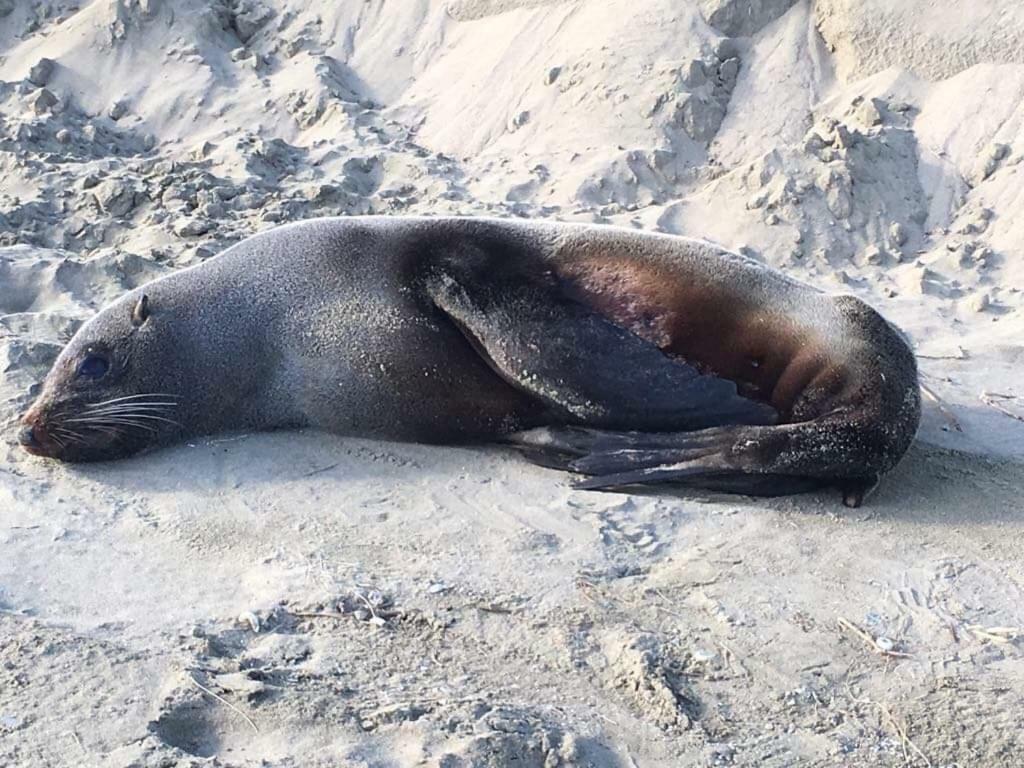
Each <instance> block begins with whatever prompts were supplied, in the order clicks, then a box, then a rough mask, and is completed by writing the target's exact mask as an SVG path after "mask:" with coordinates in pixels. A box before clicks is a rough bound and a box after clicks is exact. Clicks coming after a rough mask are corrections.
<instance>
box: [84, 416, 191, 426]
mask: <svg viewBox="0 0 1024 768" xmlns="http://www.w3.org/2000/svg"><path fill="white" fill-rule="evenodd" d="M91 417H92V415H91V414H90V418H91ZM98 418H101V420H102V419H124V420H128V421H161V422H163V423H164V424H173V425H174V426H176V427H180V426H181V422H179V421H175V420H174V419H169V418H166V417H164V416H156V415H154V414H152V413H112V414H104V415H103V416H102V417H98Z"/></svg>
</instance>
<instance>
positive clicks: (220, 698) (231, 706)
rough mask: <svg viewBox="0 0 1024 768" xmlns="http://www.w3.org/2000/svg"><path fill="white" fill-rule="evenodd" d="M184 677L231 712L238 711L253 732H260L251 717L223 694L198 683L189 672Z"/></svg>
mask: <svg viewBox="0 0 1024 768" xmlns="http://www.w3.org/2000/svg"><path fill="white" fill-rule="evenodd" d="M185 677H187V678H188V679H189V681H191V683H192V684H193V685H194V686H195V687H196V688H198V689H199V690H200V691H202V692H203V693H205V694H207V695H208V696H212V697H213V698H215V699H216V700H217V701H219V702H220V703H221V704H223V705H224V706H225V707H227V708H228V709H230V710H231V711H233V712H237V713H238V714H239V715H241V716H242V717H243V718H244V719H245V722H247V723H248V724H249V726H250V727H251V728H252V729H253V731H254V732H255V733H259V732H260V729H259V728H257V727H256V723H254V722H253V721H252V718H251V717H249V716H248V715H247V714H245V712H243V711H242V710H240V709H239V708H238V707H236V706H235V705H234V704H232V703H231V702H230V701H228V700H227V699H225V698H224V697H223V696H218V695H217V694H216V693H214V692H213V691H211V690H210V689H209V688H207V687H206V686H205V685H203V684H202V683H200V682H199V681H198V680H196V679H195V678H194V677H192V674H191V673H186V675H185Z"/></svg>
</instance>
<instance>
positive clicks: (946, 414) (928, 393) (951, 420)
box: [920, 381, 964, 432]
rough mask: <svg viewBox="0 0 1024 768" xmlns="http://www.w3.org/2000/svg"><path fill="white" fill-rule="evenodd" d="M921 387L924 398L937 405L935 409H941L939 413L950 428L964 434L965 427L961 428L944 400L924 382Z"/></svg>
mask: <svg viewBox="0 0 1024 768" xmlns="http://www.w3.org/2000/svg"><path fill="white" fill-rule="evenodd" d="M920 387H921V392H923V393H924V396H925V397H926V398H928V399H929V400H931V401H932V402H933V403H935V407H936V408H938V409H939V413H941V414H942V417H943V418H944V419H945V420H946V422H947V423H948V424H949V426H951V427H952V428H953V429H955V430H956V431H957V432H963V431H964V429H963V427H961V426H960V422H959V421H957V418H956V416H954V415H953V412H952V411H950V410H949V408H947V407H946V403H945V402H944V401H943V399H942V398H941V397H939V396H938V395H937V394H936V393H935V390H934V389H932V388H931V387H929V386H928V385H927V384H925V383H924V382H923V381H922V382H920Z"/></svg>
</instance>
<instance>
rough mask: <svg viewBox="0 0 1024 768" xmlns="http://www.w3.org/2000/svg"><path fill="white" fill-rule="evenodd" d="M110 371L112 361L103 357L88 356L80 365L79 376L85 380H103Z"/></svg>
mask: <svg viewBox="0 0 1024 768" xmlns="http://www.w3.org/2000/svg"><path fill="white" fill-rule="evenodd" d="M109 370H110V361H109V360H107V358H105V357H103V356H101V355H88V356H87V357H86V358H85V359H84V360H83V361H82V362H81V363H79V364H78V375H79V376H80V377H81V378H83V379H102V378H103V377H104V376H105V375H106V374H107V371H109Z"/></svg>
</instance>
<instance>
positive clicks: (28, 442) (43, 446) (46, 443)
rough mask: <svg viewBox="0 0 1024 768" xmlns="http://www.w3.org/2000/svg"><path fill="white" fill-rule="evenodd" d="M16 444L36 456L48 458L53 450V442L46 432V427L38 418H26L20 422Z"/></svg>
mask: <svg viewBox="0 0 1024 768" xmlns="http://www.w3.org/2000/svg"><path fill="white" fill-rule="evenodd" d="M18 442H19V443H20V444H21V447H22V448H24V449H25V450H26V451H28V452H29V453H31V454H35V455H36V456H49V455H50V454H51V452H52V449H53V441H52V440H51V439H50V435H49V434H48V433H47V431H46V426H45V425H44V424H43V422H42V420H41V419H39V418H38V417H36V418H32V419H29V417H26V418H25V419H24V420H22V425H21V431H20V432H19V433H18Z"/></svg>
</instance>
